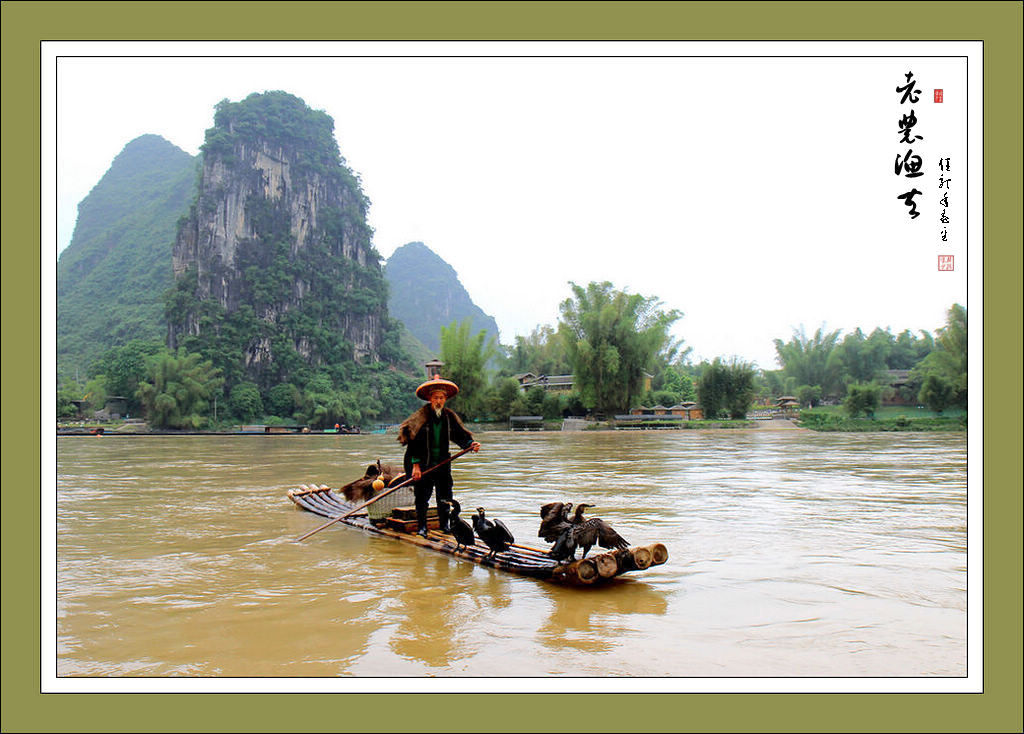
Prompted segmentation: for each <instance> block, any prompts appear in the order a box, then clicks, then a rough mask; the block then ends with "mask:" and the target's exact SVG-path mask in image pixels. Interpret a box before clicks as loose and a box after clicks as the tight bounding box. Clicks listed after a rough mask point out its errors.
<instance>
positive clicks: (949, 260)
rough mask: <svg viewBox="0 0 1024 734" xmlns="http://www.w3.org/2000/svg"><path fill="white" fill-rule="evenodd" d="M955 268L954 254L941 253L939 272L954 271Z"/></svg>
mask: <svg viewBox="0 0 1024 734" xmlns="http://www.w3.org/2000/svg"><path fill="white" fill-rule="evenodd" d="M952 270H953V256H952V255H939V272H944V271H945V272H952Z"/></svg>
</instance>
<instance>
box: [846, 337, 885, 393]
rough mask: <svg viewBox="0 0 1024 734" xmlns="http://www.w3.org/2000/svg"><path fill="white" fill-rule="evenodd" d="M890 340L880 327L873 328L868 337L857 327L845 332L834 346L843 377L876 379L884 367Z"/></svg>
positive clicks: (864, 380)
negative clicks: (840, 340) (847, 332)
mask: <svg viewBox="0 0 1024 734" xmlns="http://www.w3.org/2000/svg"><path fill="white" fill-rule="evenodd" d="M892 341H893V339H892V335H891V334H889V333H888V332H885V331H882V330H881V329H875V330H874V331H873V332H871V336H868V337H865V336H864V332H863V331H861V330H860V329H859V328H858V329H855V330H854V331H853V332H851V333H850V334H847V335H846V336H845V337H844V338H843V341H842V342H841V343H840V344H839V345H838V347H836V355H837V358H838V359H839V361H840V362H841V363H842V371H843V373H844V374H843V378H844V379H845V380H846V381H848V382H871V381H872V380H874V379H876V378H877V377H878V375H879V373H880V372H882V371H883V370H885V369H886V366H887V363H888V357H889V352H890V351H891V342H892Z"/></svg>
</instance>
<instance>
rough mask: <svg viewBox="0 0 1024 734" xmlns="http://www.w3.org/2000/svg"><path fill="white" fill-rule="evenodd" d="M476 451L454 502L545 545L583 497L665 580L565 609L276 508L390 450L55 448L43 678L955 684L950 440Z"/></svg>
mask: <svg viewBox="0 0 1024 734" xmlns="http://www.w3.org/2000/svg"><path fill="white" fill-rule="evenodd" d="M478 438H479V439H480V440H481V442H482V443H483V450H482V451H481V452H480V453H479V454H475V455H473V454H471V455H467V456H466V457H464V458H462V459H460V460H459V461H458V462H457V463H456V465H455V468H454V474H455V481H456V490H455V491H456V497H457V498H459V499H460V500H461V501H462V504H463V506H464V507H465V508H472V507H477V506H483V507H485V508H486V509H487V511H488V514H489V515H493V516H495V517H499V518H501V519H502V520H503V521H504V522H505V523H506V524H507V525H508V526H509V527H510V529H511V530H512V532H513V533H514V534H515V535H516V538H517V540H518V541H519V542H521V543H524V544H527V545H543V541H542V540H540V539H539V538H537V537H536V534H537V526H538V523H539V516H538V514H537V511H538V508H539V507H540V505H542V504H544V503H546V502H550V501H555V500H559V501H573V502H577V503H579V502H584V501H585V502H588V503H591V504H594V505H596V507H595V508H594V509H593V510H591V514H592V515H595V516H600V517H602V518H603V519H605V520H606V521H608V522H610V523H611V524H612V525H613V526H614V527H615V528H616V529H617V530H618V531H619V532H620V533H621V534H622V535H623V536H625V537H626V538H627V540H629V541H630V542H631V543H633V544H634V545H641V544H649V543H653V542H662V543H665V544H666V546H667V547H668V549H669V554H670V555H669V560H668V562H667V563H666V564H664V565H662V566H658V567H655V568H652V569H649V570H648V571H646V572H642V573H631V574H626V575H625V576H623V577H621V578H620V579H616V580H615V581H614V582H613V583H611V584H609V585H608V586H605V587H602V588H600V589H573V588H562V587H559V586H555V585H552V584H549V583H545V582H541V581H536V580H533V579H529V578H523V577H517V576H513V575H508V574H505V573H502V572H499V571H496V570H492V569H489V568H485V567H481V566H476V565H473V564H469V563H466V562H463V561H459V560H457V559H454V558H450V557H447V556H442V555H438V554H434V553H429V552H426V551H423V550H420V549H418V548H415V547H412V546H410V545H406V544H403V543H398V542H395V541H393V540H388V539H386V538H380V537H375V536H372V535H370V534H367V533H363V532H359V531H356V530H353V529H349V528H345V527H337V526H336V527H331V528H329V529H327V530H324V531H322V532H320V533H318V534H316V535H314V536H312V537H310V538H309V539H307V540H304V541H302V542H296V538H298V537H299V536H300V535H302V534H303V533H305V532H307V531H309V530H311V529H313V528H314V527H316V526H317V525H319V524H322V523H323V521H324V519H323V518H321V517H318V516H314V515H312V514H309V513H307V512H303V511H301V510H298V509H297V508H296V507H295V506H294V505H293V504H292V503H291V502H290V501H289V500H288V499H287V497H286V491H287V490H288V489H289V488H291V487H296V486H298V485H299V484H300V483H308V482H313V483H324V484H328V485H330V486H335V487H336V486H338V485H339V484H341V483H343V482H345V481H349V480H351V479H353V478H356V477H358V476H360V475H361V474H362V472H363V469H364V467H365V466H366V464H367V463H369V462H370V461H373V460H375V459H377V458H378V457H380V458H382V459H384V460H385V461H388V460H390V461H396V462H397V461H398V460H399V459H400V453H399V451H398V450H397V444H396V443H395V441H394V436H393V435H359V436H332V435H309V436H183V437H162V436H161V437H152V436H148V437H112V436H106V437H100V438H97V437H88V438H85V437H66V438H60V439H58V440H57V451H56V456H57V463H56V484H57V499H56V517H55V518H54V519H53V520H52V528H53V530H54V531H55V532H54V533H51V535H55V541H54V546H55V550H56V553H55V562H54V568H53V576H55V579H54V580H53V581H52V583H53V584H54V586H55V592H54V593H55V599H56V602H55V607H56V608H55V615H56V640H55V660H54V661H53V672H54V673H55V674H56V675H57V676H73V677H77V676H145V677H164V676H186V677H193V676H199V677H210V676H231V677H236V676H240V677H263V676H266V677H282V678H288V677H295V676H302V677H330V676H366V677H395V676H398V677H401V676H408V677H422V676H465V677H539V676H572V677H576V676H583V677H591V676H602V677H603V676H638V677H661V676H668V677H719V676H722V677H741V676H742V677H757V676H809V677H814V676H825V677H829V676H853V677H859V676H865V677H891V676H963V675H965V674H966V666H967V654H966V630H967V613H966V612H967V594H966V588H967V581H966V565H967V561H966V559H967V534H966V527H967V447H966V437H965V435H964V434H908V433H903V434H817V433H809V432H804V431H765V430H754V431H642V432H624V431H623V432H571V433H570V432H566V433H559V432H545V433H526V434H524V433H505V432H488V433H481V434H478ZM466 514H469V513H468V512H467V513H466ZM44 611H45V610H44ZM44 667H46V663H45V661H44Z"/></svg>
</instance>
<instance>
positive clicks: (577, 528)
mask: <svg viewBox="0 0 1024 734" xmlns="http://www.w3.org/2000/svg"><path fill="white" fill-rule="evenodd" d="M588 507H596V505H588V504H586V503H585V502H581V503H580V504H578V505H576V513H575V514H574V515H573V518H572V520H571V521H570V522H569V524H568V525H567V526H566V527H565V529H564V530H562V534H561V535H559V536H558V540H557V541H555V545H554V546H553V547H552V548H551V550H550V551H548V555H549V556H551V557H552V558H554V559H555V560H556V561H572V560H575V559H576V547H577V546H580V547H582V548H583V557H584V558H586V557H587V552H588V551H589V550H590V548H591V546H593V545H595V544H596V545H600V546H601V547H602V548H628V547H629V543H628V542H627V541H626V539H625V538H623V537H622V536H621V535H619V534H618V533H617V532H615V531H614V530H613V529H612V526H611V525H609V524H608V523H606V522H605V521H604V520H602V519H601V518H599V517H592V518H590V519H589V520H584V519H583V512H584V510H586V509H587V508H588Z"/></svg>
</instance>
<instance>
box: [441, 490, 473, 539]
mask: <svg viewBox="0 0 1024 734" xmlns="http://www.w3.org/2000/svg"><path fill="white" fill-rule="evenodd" d="M441 501H442V502H444V503H445V504H446V505H448V506H449V507H451V508H452V509H451V516H450V517H449V518H448V522H449V527H450V529H451V534H452V537H453V538H455V550H458V549H459V546H460V545H461V546H468V545H476V538H475V537H474V535H473V528H471V527H469V523H468V522H466V521H465V520H463V519H462V518H461V517H459V513H460V512H462V505H460V504H459V501H458V500H454V499H452V500H441Z"/></svg>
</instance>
